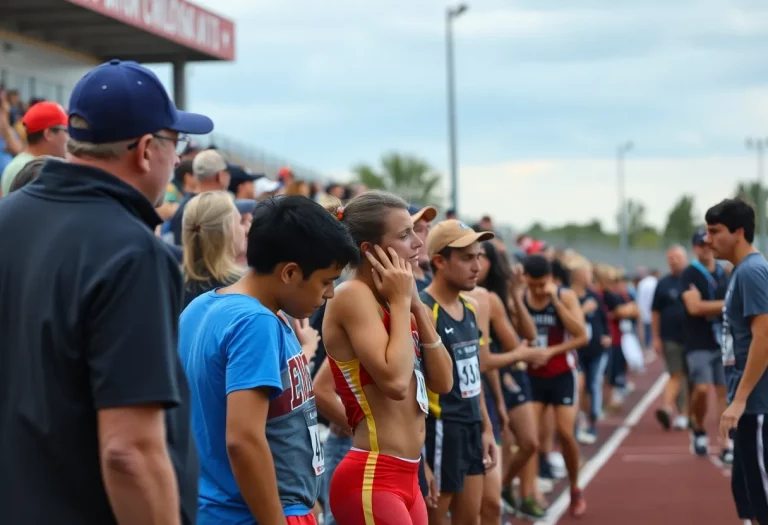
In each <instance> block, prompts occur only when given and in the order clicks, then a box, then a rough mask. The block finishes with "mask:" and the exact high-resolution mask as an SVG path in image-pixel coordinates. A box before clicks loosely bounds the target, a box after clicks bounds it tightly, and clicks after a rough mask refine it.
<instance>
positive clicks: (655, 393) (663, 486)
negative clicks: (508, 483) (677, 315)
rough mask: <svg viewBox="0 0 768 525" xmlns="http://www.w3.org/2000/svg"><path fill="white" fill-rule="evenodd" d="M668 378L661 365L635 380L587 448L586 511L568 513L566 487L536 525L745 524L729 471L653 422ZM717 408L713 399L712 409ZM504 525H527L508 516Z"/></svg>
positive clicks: (712, 438)
mask: <svg viewBox="0 0 768 525" xmlns="http://www.w3.org/2000/svg"><path fill="white" fill-rule="evenodd" d="M665 378H666V374H664V373H663V364H662V363H661V360H656V361H654V362H653V363H651V364H650V365H649V366H648V370H647V371H646V373H645V374H643V375H642V376H638V377H635V378H633V381H634V382H635V384H636V386H637V389H636V391H635V393H634V394H633V395H631V396H630V397H629V398H628V399H627V400H626V402H625V407H626V408H625V410H624V412H623V413H621V414H614V415H610V416H609V417H608V418H607V419H606V420H605V421H604V422H603V423H602V427H601V440H600V441H599V442H598V443H596V444H595V445H592V446H587V447H582V450H583V456H584V464H583V467H582V471H581V472H582V485H586V488H585V490H584V495H585V497H586V499H587V503H588V510H587V514H586V515H585V516H584V517H582V518H581V519H574V518H571V517H570V516H568V514H567V506H568V494H567V487H565V483H562V482H561V483H558V484H557V486H556V487H555V492H553V493H552V494H550V495H549V498H550V501H551V505H550V510H549V516H548V519H546V520H541V521H538V522H536V525H555V524H557V525H567V524H576V523H580V524H589V525H615V524H617V523H621V524H622V525H648V524H664V525H678V524H680V525H687V524H689V523H711V524H717V525H741V524H742V523H743V522H742V521H740V520H739V519H738V518H737V516H736V511H735V508H734V505H733V502H732V500H731V495H730V473H729V471H728V470H727V469H724V468H722V466H721V465H719V462H718V461H717V459H716V458H715V457H711V458H710V459H705V458H698V457H695V456H693V455H692V454H691V453H690V451H689V448H688V447H689V437H688V433H687V432H680V431H678V432H674V431H672V432H664V431H662V430H661V428H660V427H659V425H658V423H657V422H656V419H655V417H654V411H655V410H656V408H658V407H659V406H660V396H659V395H660V393H661V391H662V389H663V386H664V382H665ZM713 405H714V399H713V400H712V403H711V404H710V406H713ZM708 423H709V425H708V427H709V429H710V451H711V453H712V454H713V456H714V455H715V454H716V453H717V452H718V451H719V450H718V449H719V447H718V446H716V444H717V441H716V439H715V436H716V427H717V422H716V420H715V417H714V415H711V416H710V418H709V421H708ZM504 523H505V524H514V525H518V524H524V523H528V524H530V522H526V521H523V520H519V519H509V518H507V519H505V520H504Z"/></svg>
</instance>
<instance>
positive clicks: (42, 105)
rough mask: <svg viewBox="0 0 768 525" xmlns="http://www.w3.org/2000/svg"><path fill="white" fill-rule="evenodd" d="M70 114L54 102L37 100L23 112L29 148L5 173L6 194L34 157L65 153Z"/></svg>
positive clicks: (4, 188)
mask: <svg viewBox="0 0 768 525" xmlns="http://www.w3.org/2000/svg"><path fill="white" fill-rule="evenodd" d="M67 120H68V119H67V114H66V113H65V112H64V108H62V107H61V106H60V105H59V104H57V103H55V102H38V103H37V104H35V105H34V106H32V107H31V108H29V111H27V112H26V113H25V114H24V117H23V118H22V123H23V124H24V129H25V130H26V132H27V148H26V150H25V151H22V152H21V153H19V154H18V155H16V156H15V157H14V158H13V160H12V161H11V162H10V163H9V164H8V165H7V166H6V167H5V169H4V170H3V174H2V189H3V195H7V194H8V193H10V189H11V184H13V179H14V178H15V177H16V175H17V174H18V173H19V170H20V169H21V168H23V167H24V165H25V164H26V163H27V162H29V161H30V160H32V159H34V158H35V157H39V156H41V155H50V156H52V157H59V158H62V159H63V158H64V157H65V156H66V146H67V139H68V138H69V133H68V132H67Z"/></svg>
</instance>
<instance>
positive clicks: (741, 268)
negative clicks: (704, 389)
mask: <svg viewBox="0 0 768 525" xmlns="http://www.w3.org/2000/svg"><path fill="white" fill-rule="evenodd" d="M766 313H768V262H766V260H765V258H764V257H763V256H762V255H761V254H759V253H751V254H749V255H747V256H746V257H745V258H744V259H743V260H742V261H741V262H740V263H739V264H738V266H736V268H734V270H733V273H732V275H731V281H730V283H729V284H728V291H727V292H726V294H725V307H724V308H723V363H724V364H725V365H726V367H728V373H727V374H726V375H727V383H728V403H730V402H731V401H733V396H734V395H735V394H736V389H737V388H738V386H739V381H741V376H742V375H743V374H744V368H745V367H746V365H747V355H748V354H749V346H750V345H751V344H752V329H751V328H750V322H751V318H752V317H754V316H756V315H760V314H766ZM731 365H732V366H731ZM744 413H745V414H768V374H763V377H761V378H760V380H759V381H758V382H757V385H755V389H754V390H753V391H752V393H751V394H750V395H749V398H748V399H747V407H746V409H745V411H744Z"/></svg>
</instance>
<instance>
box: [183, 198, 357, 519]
mask: <svg viewBox="0 0 768 525" xmlns="http://www.w3.org/2000/svg"><path fill="white" fill-rule="evenodd" d="M357 257H358V251H357V248H356V247H355V244H354V242H353V241H352V238H351V237H350V235H349V233H348V232H347V230H346V229H345V228H344V226H342V224H341V223H340V222H339V221H337V220H336V219H335V218H334V217H333V216H332V215H331V214H330V213H328V212H327V211H326V210H325V209H324V208H322V207H321V206H320V205H319V204H317V203H315V202H313V201H312V200H310V199H307V198H305V197H301V196H291V197H281V198H277V199H270V200H268V201H265V202H264V203H262V204H261V205H260V206H259V207H258V208H257V209H256V210H255V211H254V217H253V224H252V226H251V229H250V231H249V234H248V251H247V260H248V266H249V270H248V272H247V273H246V274H245V276H243V278H242V279H240V280H239V281H238V282H236V283H235V284H233V285H231V286H228V287H225V288H219V289H217V290H213V291H211V292H208V293H205V294H203V295H201V296H200V297H198V298H197V299H195V300H194V301H192V302H191V303H190V305H189V306H188V307H187V308H186V309H185V310H184V312H183V313H182V315H181V323H180V327H179V329H180V334H179V352H180V354H181V360H182V363H183V365H184V368H185V371H186V374H187V377H188V379H189V384H190V390H191V395H192V428H193V433H194V436H195V440H196V442H197V447H198V450H199V453H200V463H201V469H200V471H201V474H200V484H199V488H200V494H199V513H198V523H199V524H200V525H214V524H216V525H218V524H221V523H233V524H249V525H252V524H257V523H261V524H272V523H288V525H311V524H314V523H315V520H314V517H313V515H312V508H313V506H314V504H315V500H316V499H317V495H318V490H319V487H320V480H321V474H322V473H323V471H324V462H323V451H322V444H321V442H320V438H319V436H318V426H317V408H316V406H315V397H314V393H313V390H312V380H311V376H310V371H309V367H308V363H307V360H306V358H305V357H304V354H303V353H302V350H301V345H300V344H299V341H298V340H297V338H296V335H295V334H294V332H293V330H292V329H291V327H290V326H289V325H288V324H287V323H286V322H285V319H284V318H283V317H282V315H281V314H279V312H281V311H282V312H285V314H287V315H289V316H291V317H293V318H296V319H305V318H307V317H309V316H310V315H311V314H312V313H313V312H314V311H315V310H317V309H318V308H320V307H321V306H322V305H323V303H324V302H325V300H326V299H328V298H330V297H332V296H333V286H334V281H335V280H336V279H338V278H339V275H340V274H341V271H342V269H343V268H344V267H345V266H346V265H347V264H348V263H350V262H353V261H355V260H356V258H357ZM171 431H172V429H171Z"/></svg>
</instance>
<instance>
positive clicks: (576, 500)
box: [569, 490, 587, 518]
mask: <svg viewBox="0 0 768 525" xmlns="http://www.w3.org/2000/svg"><path fill="white" fill-rule="evenodd" d="M569 510H570V512H571V516H573V517H574V518H580V517H582V516H583V515H584V513H585V512H586V511H587V501H586V500H585V499H584V495H583V494H582V493H581V491H580V490H572V491H571V506H570V508H569Z"/></svg>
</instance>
